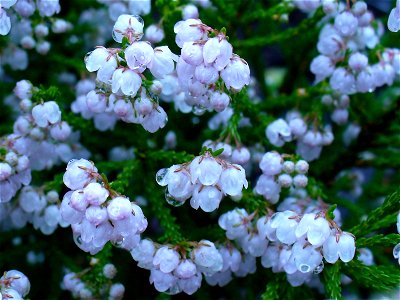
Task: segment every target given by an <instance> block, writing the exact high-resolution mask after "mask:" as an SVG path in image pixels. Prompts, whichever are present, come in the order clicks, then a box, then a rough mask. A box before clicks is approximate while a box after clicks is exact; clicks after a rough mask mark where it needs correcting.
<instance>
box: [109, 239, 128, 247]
mask: <svg viewBox="0 0 400 300" xmlns="http://www.w3.org/2000/svg"><path fill="white" fill-rule="evenodd" d="M124 240H125V238H123V237H121V238H120V239H118V240H116V241H111V243H112V244H113V245H114V246H115V247H118V248H122V244H123V243H124Z"/></svg>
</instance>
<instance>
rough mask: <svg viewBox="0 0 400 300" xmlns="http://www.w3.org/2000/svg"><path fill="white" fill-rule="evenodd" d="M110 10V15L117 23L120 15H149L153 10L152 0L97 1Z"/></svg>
mask: <svg viewBox="0 0 400 300" xmlns="http://www.w3.org/2000/svg"><path fill="white" fill-rule="evenodd" d="M97 1H98V2H100V3H102V4H104V5H106V6H107V8H108V15H109V16H110V18H111V19H112V20H113V21H116V20H117V19H118V17H119V16H120V15H124V14H129V15H143V16H144V15H147V14H149V13H150V10H151V1H150V0H130V1H128V2H127V1H123V0H113V1H108V0H97Z"/></svg>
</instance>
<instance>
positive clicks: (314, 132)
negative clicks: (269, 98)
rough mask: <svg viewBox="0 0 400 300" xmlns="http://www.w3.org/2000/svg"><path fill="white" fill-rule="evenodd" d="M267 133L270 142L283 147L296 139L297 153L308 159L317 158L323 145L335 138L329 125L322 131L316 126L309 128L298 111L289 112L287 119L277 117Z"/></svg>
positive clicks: (328, 143)
mask: <svg viewBox="0 0 400 300" xmlns="http://www.w3.org/2000/svg"><path fill="white" fill-rule="evenodd" d="M265 134H266V136H267V138H268V140H269V142H270V143H271V144H272V145H274V146H276V147H282V146H283V145H284V144H285V142H290V141H292V140H293V139H296V140H297V148H296V153H297V154H298V155H300V156H301V157H302V158H303V159H305V160H307V161H312V160H315V159H317V158H318V157H319V156H320V154H321V151H322V147H323V146H327V145H330V144H331V143H332V142H333V138H334V137H333V133H332V130H331V128H330V127H329V126H325V127H324V129H323V131H322V132H320V131H318V129H317V128H316V127H315V126H312V127H310V128H308V126H307V124H306V122H305V121H304V120H303V119H302V118H301V116H300V114H299V113H298V112H296V111H292V112H289V113H287V115H286V120H284V119H277V120H275V121H273V122H272V123H270V124H269V125H268V126H267V128H266V130H265Z"/></svg>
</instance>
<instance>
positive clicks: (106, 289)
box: [61, 258, 125, 300]
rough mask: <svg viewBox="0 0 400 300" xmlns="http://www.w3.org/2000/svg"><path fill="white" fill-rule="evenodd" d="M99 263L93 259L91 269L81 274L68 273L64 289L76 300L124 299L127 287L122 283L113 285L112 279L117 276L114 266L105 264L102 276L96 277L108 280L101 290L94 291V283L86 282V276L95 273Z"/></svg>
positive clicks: (65, 277) (63, 285) (64, 281)
mask: <svg viewBox="0 0 400 300" xmlns="http://www.w3.org/2000/svg"><path fill="white" fill-rule="evenodd" d="M98 263H99V261H98V259H96V258H92V259H91V261H90V267H89V268H87V269H85V270H83V271H81V272H79V273H74V272H67V273H66V274H65V275H64V278H63V280H62V283H61V287H62V289H64V290H67V291H69V292H71V294H72V296H73V297H74V298H76V299H82V300H84V299H109V300H121V299H122V298H123V297H124V293H125V287H124V286H123V285H122V284H121V283H112V279H114V277H115V276H116V274H117V269H116V268H115V266H114V265H113V264H111V263H108V264H105V265H104V266H103V268H102V269H101V274H96V277H104V278H105V279H106V282H105V283H104V285H103V286H102V288H101V289H100V290H96V291H94V289H92V285H93V282H90V281H89V282H88V281H85V275H86V274H88V273H91V272H93V270H94V268H93V267H94V266H95V265H96V264H98ZM96 292H97V294H96Z"/></svg>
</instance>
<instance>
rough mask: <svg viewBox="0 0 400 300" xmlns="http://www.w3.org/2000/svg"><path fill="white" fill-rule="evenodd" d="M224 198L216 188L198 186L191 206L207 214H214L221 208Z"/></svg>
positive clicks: (191, 200)
mask: <svg viewBox="0 0 400 300" xmlns="http://www.w3.org/2000/svg"><path fill="white" fill-rule="evenodd" d="M222 196H223V194H222V192H221V191H220V190H219V189H218V188H216V187H215V186H203V185H200V184H198V185H196V188H195V189H194V191H193V195H192V198H191V199H190V205H191V206H192V207H193V208H194V209H198V208H199V207H200V208H201V209H202V210H204V211H205V212H212V211H214V210H216V209H217V208H218V207H219V204H220V202H221V200H222Z"/></svg>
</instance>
